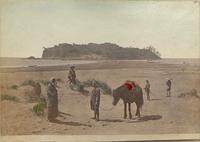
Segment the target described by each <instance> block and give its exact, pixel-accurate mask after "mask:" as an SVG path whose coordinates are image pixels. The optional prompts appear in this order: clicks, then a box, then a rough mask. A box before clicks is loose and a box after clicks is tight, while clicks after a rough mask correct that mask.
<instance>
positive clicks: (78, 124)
mask: <svg viewBox="0 0 200 142" xmlns="http://www.w3.org/2000/svg"><path fill="white" fill-rule="evenodd" d="M51 123H57V124H62V125H71V126H87V127H92V125H88V124H84V123H79V122H72V121H71V122H65V121H60V120H58V119H55V120H53V121H51Z"/></svg>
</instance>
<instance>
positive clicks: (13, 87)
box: [10, 84, 19, 90]
mask: <svg viewBox="0 0 200 142" xmlns="http://www.w3.org/2000/svg"><path fill="white" fill-rule="evenodd" d="M18 88H19V86H17V85H15V84H14V85H12V86H11V87H10V89H14V90H17V89H18Z"/></svg>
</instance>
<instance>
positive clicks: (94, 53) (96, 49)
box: [42, 43, 161, 60]
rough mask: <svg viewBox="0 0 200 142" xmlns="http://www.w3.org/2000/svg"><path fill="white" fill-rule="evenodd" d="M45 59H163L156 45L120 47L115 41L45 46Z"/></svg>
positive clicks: (43, 55)
mask: <svg viewBox="0 0 200 142" xmlns="http://www.w3.org/2000/svg"><path fill="white" fill-rule="evenodd" d="M42 58H43V59H112V60H134V59H135V60H156V59H161V58H160V53H159V52H158V51H156V50H155V48H154V47H152V46H149V47H146V48H144V49H139V48H133V47H126V48H125V47H120V46H119V45H117V44H113V43H102V44H96V43H88V44H68V43H62V44H59V45H55V46H54V47H49V48H45V47H44V50H43V54H42Z"/></svg>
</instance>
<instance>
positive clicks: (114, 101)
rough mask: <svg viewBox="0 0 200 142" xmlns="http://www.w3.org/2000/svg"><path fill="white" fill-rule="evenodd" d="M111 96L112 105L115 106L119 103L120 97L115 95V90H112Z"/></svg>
mask: <svg viewBox="0 0 200 142" xmlns="http://www.w3.org/2000/svg"><path fill="white" fill-rule="evenodd" d="M112 96H113V103H112V104H113V105H114V106H115V105H116V104H117V103H118V102H119V99H120V95H119V94H118V93H117V91H116V90H113V91H112Z"/></svg>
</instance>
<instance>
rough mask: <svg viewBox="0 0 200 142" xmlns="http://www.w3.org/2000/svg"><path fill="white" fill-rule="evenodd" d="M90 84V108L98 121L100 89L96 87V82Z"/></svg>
mask: <svg viewBox="0 0 200 142" xmlns="http://www.w3.org/2000/svg"><path fill="white" fill-rule="evenodd" d="M92 86H93V90H92V92H91V98H90V108H91V110H93V111H94V119H96V121H99V105H100V89H98V88H97V86H96V83H93V84H92Z"/></svg>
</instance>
